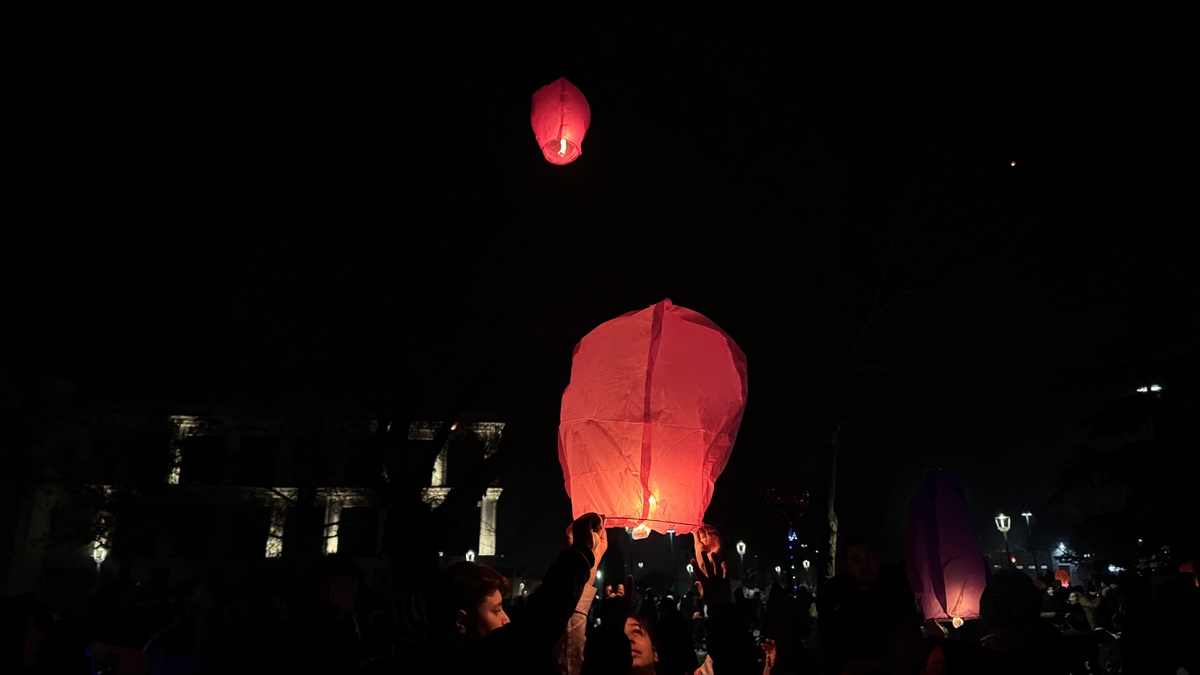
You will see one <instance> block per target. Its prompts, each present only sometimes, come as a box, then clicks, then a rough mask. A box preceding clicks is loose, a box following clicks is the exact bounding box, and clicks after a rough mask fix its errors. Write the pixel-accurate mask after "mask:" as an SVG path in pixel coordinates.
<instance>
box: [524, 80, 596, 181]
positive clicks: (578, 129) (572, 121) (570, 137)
mask: <svg viewBox="0 0 1200 675" xmlns="http://www.w3.org/2000/svg"><path fill="white" fill-rule="evenodd" d="M530 121H531V123H532V124H533V134H534V136H535V137H536V138H537V142H538V147H540V148H541V149H542V155H543V156H545V158H546V161H548V162H550V163H551V164H559V165H562V164H570V163H571V162H574V161H575V160H576V159H579V156H580V155H582V154H583V149H582V147H581V146H582V145H583V138H584V136H586V135H587V130H588V126H590V125H591V123H592V110H591V107H590V106H589V105H588V102H587V99H586V98H584V96H583V92H581V91H579V88H578V87H576V86H575V85H573V84H571V83H570V82H569V81H568V80H567V78H565V77H560V78H558V79H557V80H555V81H553V82H551V83H550V84H548V85H546V86H544V87H542V88H541V89H538V90H537V91H536V92H534V94H533V106H532V112H531V115H530Z"/></svg>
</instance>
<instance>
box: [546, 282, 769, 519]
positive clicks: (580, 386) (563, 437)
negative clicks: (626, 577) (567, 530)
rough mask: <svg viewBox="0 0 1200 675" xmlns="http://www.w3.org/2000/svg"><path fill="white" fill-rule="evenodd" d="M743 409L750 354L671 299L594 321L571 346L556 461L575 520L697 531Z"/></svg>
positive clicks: (730, 447) (702, 318)
mask: <svg viewBox="0 0 1200 675" xmlns="http://www.w3.org/2000/svg"><path fill="white" fill-rule="evenodd" d="M745 406H746V357H745V356H744V355H743V354H742V351H741V349H739V348H738V346H737V345H736V344H735V343H734V341H733V340H732V339H731V338H730V337H729V336H728V335H726V334H725V332H724V331H722V330H721V329H720V328H718V327H717V326H716V324H714V323H713V322H711V321H709V320H708V319H706V318H705V317H703V316H701V315H700V314H697V313H696V312H693V311H692V310H690V309H685V308H683V307H678V306H676V305H673V304H671V301H670V300H663V301H662V302H660V303H658V304H655V305H652V306H650V307H648V308H646V309H644V310H640V311H636V312H630V313H629V314H626V315H624V316H621V317H618V318H616V319H613V320H611V321H608V322H606V323H603V324H601V325H600V326H599V327H597V328H596V329H595V330H593V331H592V332H591V333H588V334H587V335H586V336H585V337H584V338H583V340H581V341H580V342H579V344H578V345H577V346H576V347H575V354H574V357H573V359H572V363H571V381H570V383H569V384H568V385H567V388H566V390H565V391H564V392H563V398H562V413H561V417H560V423H559V427H558V459H559V462H560V463H561V464H562V468H563V480H564V483H565V485H566V489H567V495H568V496H570V498H571V509H572V512H573V513H574V514H575V517H576V518H578V517H579V516H582V515H584V514H585V513H589V512H594V513H599V514H603V515H604V516H605V518H606V523H607V526H608V527H627V528H632V531H631V534H632V536H633V538H634V539H639V538H643V537H646V536H649V534H650V532H651V531H654V532H658V533H659V534H667V533H668V532H669V531H671V530H674V531H675V533H676V534H680V535H683V534H688V533H690V532H694V531H696V530H697V529H699V528H700V526H701V525H702V523H703V519H704V512H705V510H706V509H707V508H708V504H709V501H710V500H711V499H712V493H713V486H714V484H715V483H716V480H717V477H718V476H719V475H720V473H721V471H722V470H723V469H724V468H725V464H726V463H727V462H728V461H729V454H730V452H731V451H732V449H733V444H734V440H735V437H736V435H737V430H738V426H739V425H740V424H741V421H742V412H743V410H744V409H745Z"/></svg>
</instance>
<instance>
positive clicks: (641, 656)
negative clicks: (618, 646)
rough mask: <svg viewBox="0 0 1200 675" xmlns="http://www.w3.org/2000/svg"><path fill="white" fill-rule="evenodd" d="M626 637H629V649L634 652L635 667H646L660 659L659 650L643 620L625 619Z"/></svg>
mask: <svg viewBox="0 0 1200 675" xmlns="http://www.w3.org/2000/svg"><path fill="white" fill-rule="evenodd" d="M625 637H627V638H629V650H630V651H631V652H633V667H634V668H637V667H639V666H640V667H645V666H649V665H653V664H654V663H655V662H657V661H658V652H657V651H656V650H655V649H654V645H652V644H650V635H649V634H648V633H647V632H646V629H645V628H644V627H642V622H641V621H639V620H637V619H634V618H632V617H631V618H628V619H626V620H625Z"/></svg>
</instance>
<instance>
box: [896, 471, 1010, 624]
mask: <svg viewBox="0 0 1200 675" xmlns="http://www.w3.org/2000/svg"><path fill="white" fill-rule="evenodd" d="M977 541H978V537H977V536H976V534H975V528H974V526H973V525H972V524H971V514H970V512H969V511H968V510H967V497H966V495H965V494H964V492H963V488H962V485H960V484H959V482H958V481H957V480H956V479H955V478H954V475H953V474H951V473H950V472H949V471H943V470H941V469H934V470H932V471H929V472H928V473H926V474H925V481H924V483H922V485H921V487H920V488H918V489H917V492H916V494H914V495H913V497H912V499H911V500H910V501H909V503H908V531H907V532H906V533H905V545H904V566H905V569H906V571H907V572H908V583H909V585H910V586H912V589H913V593H914V595H916V598H917V604H918V605H920V607H921V611H922V612H923V613H924V614H925V618H926V619H934V620H937V621H953V620H954V619H976V618H979V598H980V596H981V595H983V589H984V587H985V586H987V583H988V578H989V576H990V570H989V569H988V566H987V560H986V559H985V558H984V557H983V555H982V554H981V553H980V552H979V546H978V544H977V543H976V542H977Z"/></svg>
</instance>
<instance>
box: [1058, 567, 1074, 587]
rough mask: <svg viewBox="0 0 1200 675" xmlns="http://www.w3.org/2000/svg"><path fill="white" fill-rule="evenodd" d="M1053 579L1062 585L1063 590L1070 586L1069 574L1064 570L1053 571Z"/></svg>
mask: <svg viewBox="0 0 1200 675" xmlns="http://www.w3.org/2000/svg"><path fill="white" fill-rule="evenodd" d="M1054 578H1055V579H1056V580H1057V581H1058V582H1059V583H1061V584H1062V585H1063V588H1066V587H1067V586H1070V585H1071V573H1070V572H1068V571H1066V570H1054Z"/></svg>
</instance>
